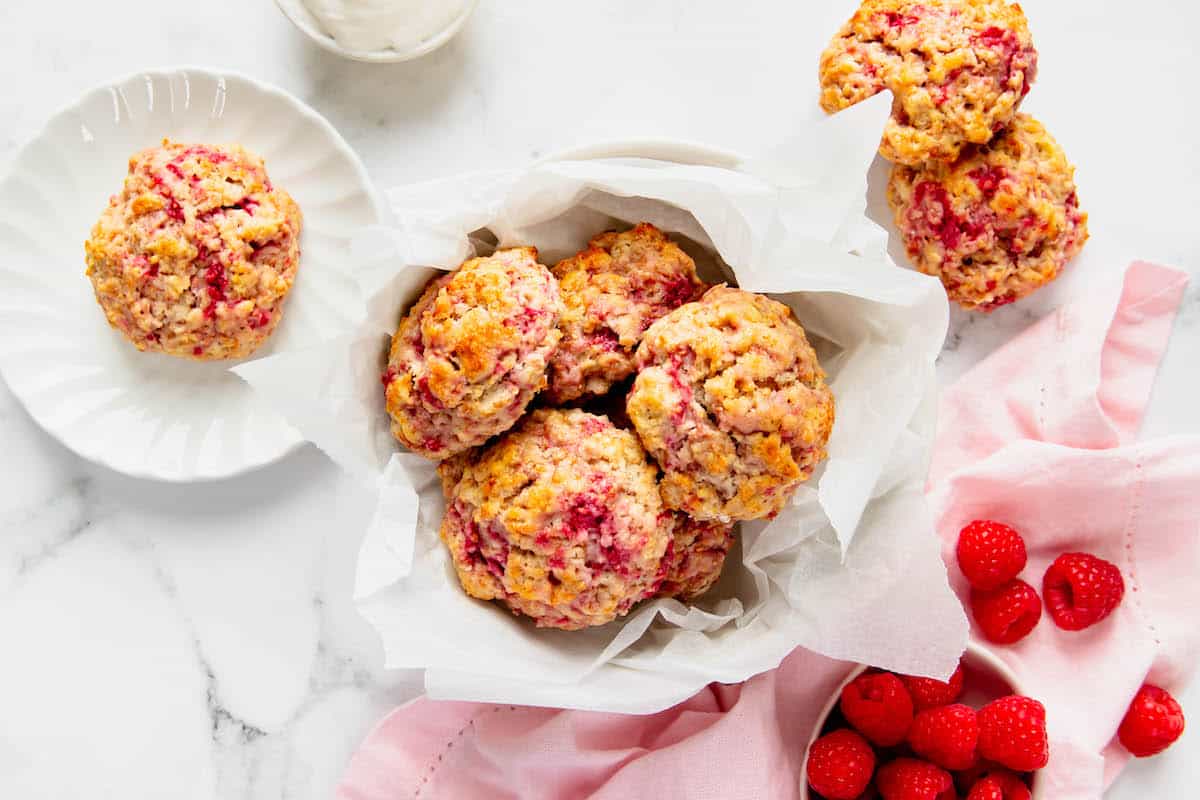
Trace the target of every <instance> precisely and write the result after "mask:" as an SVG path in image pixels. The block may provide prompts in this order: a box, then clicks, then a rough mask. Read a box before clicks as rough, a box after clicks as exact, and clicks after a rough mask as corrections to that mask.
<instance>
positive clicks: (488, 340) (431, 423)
mask: <svg viewBox="0 0 1200 800" xmlns="http://www.w3.org/2000/svg"><path fill="white" fill-rule="evenodd" d="M560 314H562V299H561V297H560V295H559V291H558V282H557V281H556V280H555V279H554V276H553V275H551V274H550V270H548V269H547V268H546V267H544V266H542V265H541V264H539V263H538V261H537V250H535V249H534V248H532V247H520V248H513V249H511V250H498V251H496V252H495V253H494V254H492V255H491V256H487V257H486V258H472V259H470V260H469V261H467V262H465V263H464V264H463V265H462V266H460V267H459V268H458V269H456V270H454V271H453V272H450V273H447V274H446V275H442V276H440V277H438V278H436V279H434V280H433V281H432V282H431V283H430V284H429V286H428V287H426V289H425V292H424V294H422V295H421V298H420V299H419V300H418V301H417V303H416V305H414V306H413V307H412V309H411V310H410V311H409V312H408V314H407V315H405V317H404V319H403V320H402V321H401V322H400V327H399V329H398V330H397V331H396V335H395V336H394V337H392V347H391V352H390V355H389V358H388V367H387V371H386V372H385V373H384V375H383V384H384V387H385V394H386V398H387V410H388V414H389V415H391V418H392V433H393V434H394V435H395V436H396V438H397V439H399V440H400V442H401V443H402V444H404V445H406V446H407V447H409V448H410V449H412V450H413V451H414V452H416V453H419V454H421V455H423V456H426V457H428V458H432V459H435V460H440V459H443V458H448V457H450V456H452V455H454V454H456V453H460V452H462V451H464V450H467V449H469V448H471V447H475V446H476V445H480V444H483V443H484V442H486V441H487V440H488V439H490V438H491V437H493V436H495V435H497V434H499V433H503V432H504V431H506V430H508V429H509V428H511V427H512V426H513V425H514V424H516V422H517V420H518V419H520V418H521V415H522V414H524V413H525V409H526V407H527V406H528V405H529V402H530V401H531V400H532V399H533V397H534V395H536V394H537V393H538V391H540V390H541V389H542V388H543V387H544V386H545V385H546V364H547V362H548V361H549V358H550V354H551V353H552V352H554V349H555V347H557V345H558V340H559V337H560V335H561V334H560V333H559V331H558V327H557V326H558V318H559V315H560Z"/></svg>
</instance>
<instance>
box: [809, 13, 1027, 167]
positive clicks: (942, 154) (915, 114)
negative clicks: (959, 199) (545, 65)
mask: <svg viewBox="0 0 1200 800" xmlns="http://www.w3.org/2000/svg"><path fill="white" fill-rule="evenodd" d="M1036 73H1037V51H1036V50H1035V49H1034V47H1033V38H1032V36H1031V35H1030V33H1029V26H1028V24H1027V23H1026V20H1025V14H1024V12H1023V11H1022V10H1021V7H1020V6H1019V5H1017V4H1016V3H1009V2H1007V0H864V2H863V3H862V5H861V6H860V7H859V9H858V11H857V12H856V13H855V14H854V16H853V17H851V18H850V20H849V21H848V22H847V23H846V24H845V25H843V26H842V29H841V30H840V31H838V33H837V35H836V36H834V38H833V40H832V41H831V42H830V43H829V46H828V47H827V48H826V50H825V52H824V53H823V54H822V55H821V66H820V80H821V107H822V108H824V109H825V110H826V111H828V112H830V113H833V112H835V111H840V110H841V109H843V108H846V107H848V106H851V105H854V104H855V103H858V102H860V101H862V100H865V99H867V98H868V97H872V96H874V95H875V94H877V93H879V92H881V91H883V90H884V89H888V90H890V91H891V92H892V94H893V96H894V102H893V104H892V115H891V117H890V119H889V120H888V122H887V125H886V127H885V129H884V133H883V141H882V143H881V144H880V148H879V151H880V153H882V154H883V156H884V157H885V158H888V159H889V160H891V161H894V162H896V163H898V164H909V165H917V164H921V163H923V162H926V161H931V160H932V161H953V160H954V159H955V158H957V157H958V154H959V153H960V152H961V151H962V149H963V148H964V147H966V146H967V145H970V144H983V143H984V142H987V141H988V140H989V139H991V138H992V136H993V135H994V134H995V133H996V132H997V131H999V130H1000V129H1001V128H1003V127H1005V126H1006V125H1008V123H1009V122H1011V121H1012V119H1013V116H1014V115H1015V114H1016V112H1017V107H1018V106H1019V105H1020V103H1021V100H1022V99H1023V98H1024V97H1025V95H1026V94H1027V93H1028V92H1029V87H1030V85H1031V84H1032V83H1033V79H1034V76H1035V75H1036Z"/></svg>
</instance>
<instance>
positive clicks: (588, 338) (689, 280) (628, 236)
mask: <svg viewBox="0 0 1200 800" xmlns="http://www.w3.org/2000/svg"><path fill="white" fill-rule="evenodd" d="M554 274H555V276H556V277H557V278H558V280H559V284H560V286H561V287H562V294H563V303H564V304H565V306H566V309H565V311H564V312H563V316H562V320H561V322H560V323H559V328H561V330H562V332H563V338H562V343H561V344H560V346H559V348H558V350H557V351H556V352H555V353H554V356H553V357H552V358H551V360H550V385H549V387H548V388H547V390H546V393H547V397H548V398H549V399H550V400H551V401H552V402H555V403H565V402H569V401H572V400H576V399H578V398H581V397H586V396H596V395H602V394H604V393H605V392H607V391H608V390H609V389H610V388H611V387H612V386H613V385H614V384H616V383H619V382H621V381H622V380H624V379H625V378H627V377H629V376H630V375H632V374H633V371H634V350H636V349H637V345H638V342H640V341H641V339H642V334H643V333H645V331H646V329H647V328H649V327H650V325H651V324H652V323H653V322H654V321H655V320H657V319H659V318H660V317H662V316H663V315H664V314H666V313H668V312H670V311H673V310H674V309H676V308H678V307H679V306H681V305H683V304H684V303H686V302H688V301H690V300H695V299H696V298H697V297H699V296H700V295H701V294H702V293H703V292H704V289H705V286H704V284H703V283H702V282H701V281H700V279H699V278H697V277H696V264H695V263H694V262H693V261H692V259H691V257H690V256H688V254H687V253H685V252H683V250H681V249H679V246H678V245H676V244H675V243H674V242H672V241H671V240H670V239H669V238H667V236H666V234H664V233H663V232H662V231H660V230H659V229H658V228H656V227H654V226H653V225H651V224H649V223H647V222H643V223H641V224H639V225H637V226H636V227H634V228H633V229H632V230H628V231H624V232H623V233H614V232H611V231H610V232H608V233H602V234H600V235H599V236H597V237H595V238H594V239H592V240H591V242H590V243H589V244H588V247H587V249H585V250H583V251H582V252H580V253H577V254H576V255H573V256H571V257H570V258H567V259H564V260H563V261H560V262H559V263H558V264H557V265H555V267H554Z"/></svg>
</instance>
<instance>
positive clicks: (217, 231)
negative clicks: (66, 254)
mask: <svg viewBox="0 0 1200 800" xmlns="http://www.w3.org/2000/svg"><path fill="white" fill-rule="evenodd" d="M300 225H301V216H300V209H299V207H297V205H296V203H295V202H293V200H292V198H291V197H290V196H289V195H288V193H287V192H285V191H283V190H282V189H279V188H276V187H274V186H272V185H271V179H270V178H269V177H267V170H266V167H265V166H264V165H263V161H262V159H261V158H259V157H258V156H256V155H253V154H252V153H249V152H247V151H246V150H244V149H242V148H241V147H239V146H238V145H222V146H215V145H198V144H197V145H185V144H179V143H177V142H171V141H169V140H163V143H162V146H160V147H152V148H149V149H147V150H143V151H142V152H140V153H137V154H135V155H134V156H133V157H132V158H130V159H129V172H128V174H127V175H126V177H125V185H124V188H123V189H122V190H121V192H120V193H119V194H115V195H113V196H112V198H111V199H109V201H108V208H106V209H105V210H104V213H103V214H101V215H100V219H99V221H97V222H96V224H95V226H94V227H93V228H92V234H91V238H89V239H88V240H87V242H86V243H85V245H84V250H85V252H86V255H87V275H88V277H89V278H91V281H92V288H93V289H94V290H95V293H96V300H97V301H98V302H99V303H100V307H101V308H102V309H103V310H104V315H105V317H107V318H108V322H109V324H110V325H112V326H113V327H114V328H116V329H117V330H119V331H120V332H121V333H122V334H124V335H125V338H127V339H128V340H129V341H130V342H132V343H133V345H134V346H135V347H137V348H138V349H139V350H151V351H157V352H161V353H167V354H169V355H173V356H184V357H187V358H194V359H198V360H214V359H223V358H241V357H243V356H247V355H249V354H250V353H252V352H254V351H255V350H256V349H257V348H258V347H259V346H260V345H261V344H262V343H263V342H264V341H266V339H267V337H268V336H270V335H271V332H272V331H274V330H275V326H276V325H278V324H279V319H280V316H281V314H282V313H283V301H284V298H285V297H286V296H287V293H288V291H289V290H290V289H291V288H292V282H293V281H295V279H296V269H297V267H298V265H299V262H300Z"/></svg>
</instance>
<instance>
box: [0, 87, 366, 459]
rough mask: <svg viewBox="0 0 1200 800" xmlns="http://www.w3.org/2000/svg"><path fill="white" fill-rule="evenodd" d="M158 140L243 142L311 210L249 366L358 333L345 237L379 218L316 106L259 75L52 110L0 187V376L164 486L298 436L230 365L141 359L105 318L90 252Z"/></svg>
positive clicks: (350, 156)
mask: <svg viewBox="0 0 1200 800" xmlns="http://www.w3.org/2000/svg"><path fill="white" fill-rule="evenodd" d="M163 137H170V138H172V139H176V140H179V141H184V142H207V143H214V144H221V143H229V142H237V143H240V144H243V145H245V146H246V147H247V148H248V149H249V150H251V151H252V152H255V153H257V154H258V155H260V156H262V157H263V158H264V159H265V161H266V164H267V170H268V172H269V173H270V175H271V179H272V181H273V182H274V183H275V184H276V185H277V186H281V187H283V188H285V189H286V190H287V191H288V192H289V193H290V194H291V195H292V196H293V197H294V198H295V200H296V202H297V203H298V204H299V205H300V208H301V210H302V211H303V213H304V228H303V233H302V236H301V240H300V246H301V257H300V269H299V272H298V275H297V279H296V284H295V286H294V287H293V289H292V292H291V294H290V295H289V297H288V299H287V302H286V305H285V307H284V318H283V321H282V322H281V323H280V325H279V328H278V329H277V330H276V331H275V333H274V335H273V336H272V338H271V340H270V341H269V342H268V343H267V344H266V345H265V346H264V347H263V348H261V349H260V350H259V351H258V352H257V353H256V354H255V356H254V357H262V356H266V355H270V354H271V353H273V352H279V351H280V350H284V349H287V350H291V349H296V348H302V347H305V346H308V345H311V344H315V343H316V342H318V341H321V340H324V339H327V338H331V337H334V336H338V335H341V334H343V333H346V332H348V331H349V330H351V329H352V328H353V326H354V324H355V322H356V320H357V319H359V318H360V316H361V314H362V301H361V299H360V295H359V292H358V288H357V282H356V281H355V279H354V277H353V264H352V262H351V261H350V259H349V255H348V254H349V238H350V236H351V235H352V234H353V232H354V231H356V230H357V229H358V228H360V227H362V226H364V225H371V224H374V223H377V222H379V220H380V216H381V210H380V208H381V207H380V205H379V203H378V201H377V199H376V197H375V194H374V191H373V190H372V188H371V184H370V181H369V179H368V178H367V175H366V172H365V170H364V169H363V166H362V164H361V162H360V161H359V160H358V157H357V156H356V155H355V154H354V152H353V151H352V150H351V149H350V147H349V146H348V145H347V144H346V142H345V141H344V140H343V139H342V138H341V136H339V135H338V133H337V131H335V130H334V129H333V127H332V126H331V125H330V124H329V123H328V122H326V121H325V120H324V119H323V118H321V117H320V116H319V115H318V114H317V113H316V112H315V111H313V110H312V109H310V108H308V107H307V106H305V105H304V104H302V103H300V102H299V101H298V100H296V99H295V98H293V97H291V96H290V95H288V94H286V93H284V92H283V91H281V90H279V89H275V88H272V87H270V86H266V85H264V84H261V83H259V82H257V81H255V80H252V79H250V78H247V77H244V76H241V75H237V74H233V73H229V72H213V71H209V70H204V69H170V70H161V71H152V72H146V73H139V74H137V75H134V76H131V77H130V78H128V79H126V80H122V81H119V82H117V83H114V84H111V85H106V86H102V87H100V88H98V89H95V90H93V91H91V92H88V93H87V94H86V95H84V96H83V97H82V98H80V99H79V100H78V101H77V102H76V103H74V104H72V105H70V106H69V107H67V108H65V109H64V110H62V111H61V112H59V113H58V114H56V115H55V116H54V117H53V118H52V119H51V120H50V121H49V122H48V123H47V124H46V127H45V128H44V129H43V130H42V131H41V133H39V134H38V135H37V136H36V137H35V138H34V139H33V141H31V142H30V143H29V144H27V145H26V146H25V147H24V148H22V149H21V150H20V152H19V153H18V154H17V156H16V158H15V159H14V162H13V164H12V167H11V169H10V171H9V172H8V174H7V175H6V176H5V177H4V178H3V180H2V181H0V372H2V373H3V376H4V379H5V380H6V381H7V383H8V385H9V387H10V388H11V389H12V391H13V393H14V394H15V395H16V396H17V397H18V398H19V399H20V400H21V402H22V403H24V405H25V407H26V408H27V409H28V410H29V413H30V414H31V415H32V416H33V418H34V419H35V420H37V421H38V423H39V424H41V425H42V427H44V428H45V429H46V430H47V431H49V432H50V433H51V434H52V435H54V436H55V437H57V438H58V439H59V440H61V441H62V442H63V444H65V445H66V446H67V447H69V448H71V449H72V450H74V451H75V452H77V453H79V454H80V455H82V456H84V457H85V458H88V459H91V460H92V461H95V462H98V463H100V464H104V465H105V466H108V467H111V468H112V469H115V470H118V471H120V472H124V473H127V474H129V475H134V476H138V477H146V478H156V479H160V480H167V481H192V480H209V479H215V478H225V477H229V476H232V475H236V474H238V473H241V472H244V471H246V470H249V469H253V468H255V467H259V466H262V465H264V464H268V463H270V462H272V461H275V460H277V459H279V458H281V457H283V456H284V455H286V454H287V453H288V452H290V451H292V450H294V449H296V448H297V447H299V446H300V445H302V444H303V443H304V439H303V437H301V435H300V434H299V433H298V432H297V431H296V430H295V429H294V428H292V427H291V426H290V425H289V424H288V423H287V422H285V421H284V419H283V418H282V417H281V416H280V415H278V414H277V413H275V411H274V410H272V409H271V408H270V407H269V406H267V405H266V404H264V403H263V402H262V400H260V399H259V398H258V396H257V395H256V394H255V393H254V392H253V391H251V389H250V388H249V387H248V386H247V385H246V384H245V383H243V382H242V380H241V379H240V378H239V377H237V376H236V375H235V374H234V373H232V372H230V371H229V367H230V366H232V365H233V364H236V363H238V362H214V363H199V362H191V361H187V360H182V359H177V358H172V357H170V356H165V355H161V354H154V353H140V352H138V351H137V350H136V349H134V347H133V346H132V345H130V344H129V343H127V342H126V341H125V340H124V339H123V338H122V337H121V336H120V335H119V334H118V333H117V332H115V331H113V330H112V329H111V328H110V327H109V326H108V323H107V322H106V321H105V319H104V315H103V314H102V313H101V311H100V308H99V306H98V305H97V304H96V300H95V297H94V295H93V294H92V287H91V283H90V282H89V281H88V279H87V278H86V277H85V276H84V255H83V242H84V240H85V239H86V238H87V236H88V233H89V231H90V230H91V226H92V225H93V224H94V223H95V221H96V219H97V217H99V215H100V212H101V211H102V210H103V209H104V207H105V204H106V203H107V201H108V197H109V196H110V195H111V194H113V193H115V192H117V191H119V190H120V187H121V182H122V180H123V178H124V176H125V172H126V167H127V162H128V159H129V156H131V155H132V154H133V153H135V152H137V151H138V150H140V149H142V148H144V147H148V146H151V145H154V144H157V143H158V142H159V141H160V140H161V139H162V138H163Z"/></svg>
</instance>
